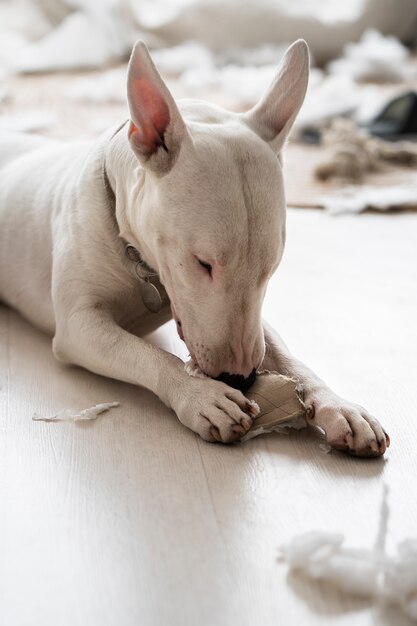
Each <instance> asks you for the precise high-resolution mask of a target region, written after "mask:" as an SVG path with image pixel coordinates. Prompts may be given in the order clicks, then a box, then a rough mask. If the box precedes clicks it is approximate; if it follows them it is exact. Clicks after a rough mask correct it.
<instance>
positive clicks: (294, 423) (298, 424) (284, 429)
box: [240, 415, 307, 443]
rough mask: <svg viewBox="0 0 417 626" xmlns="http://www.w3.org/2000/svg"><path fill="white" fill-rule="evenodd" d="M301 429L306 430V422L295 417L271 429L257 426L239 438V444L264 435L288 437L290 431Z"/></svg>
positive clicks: (301, 417) (302, 418) (300, 417)
mask: <svg viewBox="0 0 417 626" xmlns="http://www.w3.org/2000/svg"><path fill="white" fill-rule="evenodd" d="M302 428H307V422H306V420H305V418H304V417H303V416H301V415H300V416H298V417H295V418H294V419H292V420H288V421H287V422H283V423H282V424H276V425H275V426H273V427H271V428H266V427H265V426H259V427H258V428H256V422H255V427H254V428H252V429H251V430H250V431H249V432H247V433H246V435H244V436H243V437H242V438H241V440H240V441H241V442H242V443H244V442H245V441H249V439H253V438H254V437H258V436H259V435H266V434H269V433H280V434H281V435H288V434H289V431H290V430H301V429H302Z"/></svg>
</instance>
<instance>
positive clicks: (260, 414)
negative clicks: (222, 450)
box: [184, 359, 307, 442]
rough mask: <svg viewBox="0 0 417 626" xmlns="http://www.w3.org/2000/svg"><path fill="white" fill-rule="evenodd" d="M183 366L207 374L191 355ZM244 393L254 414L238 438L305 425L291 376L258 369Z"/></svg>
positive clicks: (192, 372)
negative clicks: (245, 430) (250, 423)
mask: <svg viewBox="0 0 417 626" xmlns="http://www.w3.org/2000/svg"><path fill="white" fill-rule="evenodd" d="M184 369H185V371H186V372H187V374H189V375H190V376H194V377H196V378H208V377H207V376H206V374H204V372H202V371H201V369H200V368H199V367H198V365H196V364H195V363H194V361H193V360H192V359H191V360H190V361H187V363H186V364H185V367H184ZM245 395H246V397H247V398H248V399H249V400H250V401H251V403H252V404H253V407H254V408H255V409H256V410H254V411H253V412H252V413H251V415H252V417H253V418H254V421H253V424H252V428H251V429H250V430H249V432H247V433H246V435H245V436H244V437H242V439H241V440H240V441H243V442H244V441H248V440H249V439H253V438H254V437H257V436H258V435H263V434H266V433H272V432H280V433H285V434H287V433H288V430H289V429H291V428H293V429H296V430H300V429H301V428H305V427H306V426H307V422H306V420H305V413H306V409H305V406H304V404H303V401H302V399H301V397H302V389H301V386H300V384H299V382H298V381H297V380H295V379H294V378H288V376H281V375H280V374H278V373H277V372H269V371H267V370H265V371H263V372H259V373H258V374H257V376H256V380H255V382H254V384H253V385H252V387H251V388H250V389H248V391H247V392H246V393H245ZM258 409H259V411H258Z"/></svg>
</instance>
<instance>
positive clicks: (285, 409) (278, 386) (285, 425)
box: [241, 371, 307, 441]
mask: <svg viewBox="0 0 417 626" xmlns="http://www.w3.org/2000/svg"><path fill="white" fill-rule="evenodd" d="M245 395H246V396H247V397H248V398H249V399H250V400H254V401H255V402H256V403H257V404H258V406H259V408H260V412H259V414H258V416H257V417H255V418H254V420H253V425H252V428H251V429H250V431H249V432H248V433H247V434H246V435H245V436H244V437H242V439H241V441H248V439H252V438H253V437H257V436H258V435H261V434H263V433H270V432H273V431H278V432H286V431H287V430H288V429H289V428H295V429H300V428H305V427H306V425H307V423H306V420H305V413H306V410H305V406H304V404H303V401H302V389H301V386H300V384H299V382H298V381H297V380H295V379H293V378H288V377H287V376H281V375H280V374H278V373H277V372H268V371H264V372H261V373H259V374H258V375H257V377H256V381H255V383H254V384H253V385H252V387H251V388H250V389H248V391H247V392H246V394H245Z"/></svg>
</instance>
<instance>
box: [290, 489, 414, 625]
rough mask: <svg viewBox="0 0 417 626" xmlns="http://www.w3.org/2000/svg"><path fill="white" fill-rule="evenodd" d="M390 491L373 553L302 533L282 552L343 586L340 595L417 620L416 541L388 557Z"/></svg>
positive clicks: (294, 564) (313, 574) (294, 565)
mask: <svg viewBox="0 0 417 626" xmlns="http://www.w3.org/2000/svg"><path fill="white" fill-rule="evenodd" d="M387 494H388V489H387V487H386V486H384V494H383V500H382V505H381V513H380V523H379V529H378V535H377V539H376V542H375V546H374V547H373V549H370V550H366V549H353V548H346V547H344V546H343V541H344V536H343V534H341V533H338V534H332V533H327V532H319V531H313V532H309V533H305V534H303V535H299V536H298V537H295V538H294V539H292V541H291V542H290V543H289V544H288V545H287V546H285V547H283V548H281V550H280V557H281V560H284V561H286V562H287V563H288V566H289V568H290V570H298V571H303V572H304V573H305V574H307V576H309V577H310V578H313V579H316V580H322V581H325V582H328V583H331V584H332V585H334V586H336V587H338V588H339V589H340V590H341V591H343V592H345V593H348V594H354V595H357V596H362V597H365V598H370V599H373V600H374V601H378V602H380V603H389V604H394V605H397V606H399V607H400V608H401V609H402V610H403V611H404V613H406V615H408V617H410V618H411V619H412V620H416V621H417V539H407V540H405V541H403V542H401V543H400V544H399V545H398V548H397V554H396V555H395V556H388V555H387V554H386V551H385V540H386V534H387V527H388V516H389V508H388V502H387Z"/></svg>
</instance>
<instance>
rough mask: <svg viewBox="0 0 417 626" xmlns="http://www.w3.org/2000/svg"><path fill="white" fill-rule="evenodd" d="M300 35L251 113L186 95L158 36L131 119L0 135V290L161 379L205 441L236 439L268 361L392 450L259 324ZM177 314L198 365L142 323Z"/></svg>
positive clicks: (349, 447) (119, 365)
mask: <svg viewBox="0 0 417 626" xmlns="http://www.w3.org/2000/svg"><path fill="white" fill-rule="evenodd" d="M308 72H309V56H308V48H307V45H306V43H305V42H304V41H302V40H299V41H297V42H295V43H294V44H293V45H292V46H291V47H290V48H289V49H288V50H287V52H286V54H285V55H284V58H283V59H282V61H281V64H280V66H279V68H278V71H277V74H276V77H275V79H274V81H273V82H272V84H271V86H270V87H269V89H268V90H267V91H266V93H265V94H264V95H263V97H262V98H261V99H260V101H259V102H258V103H257V104H256V105H255V106H254V107H253V108H252V109H251V110H249V111H247V112H245V113H236V112H230V111H226V110H224V109H222V108H220V107H218V106H213V105H211V104H208V103H206V102H203V101H198V100H183V101H179V102H175V100H174V99H173V97H172V95H171V93H170V91H169V90H168V88H167V86H166V84H165V83H164V81H163V80H162V78H161V76H160V75H159V73H158V71H157V69H156V68H155V66H154V64H153V62H152V60H151V57H150V56H149V53H148V50H147V48H146V46H145V45H144V44H143V43H142V42H138V43H137V44H136V45H135V47H134V49H133V52H132V55H131V59H130V62H129V67H128V77H127V97H128V104H129V111H130V119H129V120H128V121H127V122H126V123H125V124H123V125H122V126H121V127H119V128H118V129H111V130H110V131H109V132H108V133H105V134H104V135H103V136H102V137H101V138H100V139H98V140H96V141H93V142H87V141H82V142H80V141H73V142H58V141H53V140H51V139H47V138H41V137H34V136H25V135H23V134H22V135H13V134H12V133H10V134H7V133H3V136H2V139H1V144H0V172H1V175H0V298H1V300H2V301H4V302H6V303H8V304H9V305H10V306H11V307H14V308H15V309H17V310H18V311H19V312H20V313H21V314H22V315H23V316H24V317H26V318H27V319H28V320H30V321H31V322H32V323H33V324H35V325H36V326H38V327H40V328H41V329H43V330H44V331H46V332H48V333H49V334H51V335H52V336H53V342H52V348H53V352H54V355H55V356H56V358H57V359H58V360H59V361H62V362H65V363H71V364H76V365H79V366H82V367H84V368H87V369H88V370H91V371H92V372H96V373H97V374H101V375H103V376H108V377H111V378H114V379H118V380H121V381H125V382H128V383H132V384H134V385H141V386H144V387H146V388H148V389H150V390H151V391H152V392H154V393H155V394H157V395H158V396H159V398H160V399H161V400H162V401H163V402H164V403H165V404H166V405H167V406H168V407H170V408H172V409H173V410H174V411H175V413H176V415H177V416H178V419H179V420H180V421H181V422H182V423H183V424H184V425H185V426H187V427H188V428H190V429H191V430H193V431H194V432H195V433H198V434H199V435H200V437H202V438H203V439H205V440H206V441H210V442H215V441H220V442H223V443H229V442H234V441H237V440H239V439H240V438H241V437H242V436H243V435H245V433H246V432H247V431H248V429H249V428H250V427H251V424H252V418H253V411H254V409H253V406H252V405H251V404H250V403H249V402H248V400H247V399H246V397H245V396H244V394H243V393H242V392H243V391H244V390H245V389H246V388H247V387H248V386H250V385H251V383H252V382H253V380H254V377H255V375H256V371H257V370H258V369H259V368H261V369H270V370H277V371H278V372H280V373H282V374H286V375H288V376H291V377H295V378H297V379H299V381H300V383H301V385H302V387H303V388H304V401H305V403H306V405H307V407H308V412H307V422H308V423H309V424H311V425H313V426H316V427H317V428H319V429H321V431H323V432H324V433H325V436H326V439H327V441H328V443H329V444H330V445H331V446H333V447H334V448H337V449H340V450H346V451H348V452H350V453H352V454H356V455H360V456H377V455H381V454H383V453H384V452H385V449H386V446H387V445H389V439H388V436H387V435H386V433H385V431H384V430H383V428H382V427H381V425H380V424H379V422H378V421H377V420H376V419H375V418H373V417H372V416H371V415H370V414H369V413H368V412H367V411H366V410H365V409H364V408H362V407H361V406H359V405H357V404H354V403H352V402H348V401H346V400H344V399H342V398H341V397H339V396H338V395H336V394H335V393H334V392H333V391H332V390H331V389H330V388H329V387H328V386H326V384H325V383H324V382H323V381H322V380H321V379H320V378H319V377H318V376H316V375H315V374H314V373H313V372H312V371H311V370H310V369H308V368H307V367H306V366H305V365H303V364H302V363H301V362H300V361H299V360H297V359H296V358H295V357H293V356H292V355H291V354H290V352H289V351H288V349H287V347H286V345H285V344H284V342H283V341H282V339H281V338H280V337H279V335H278V334H277V333H276V332H275V331H273V330H272V329H271V328H270V327H269V326H267V325H266V324H265V323H263V322H262V317H261V309H262V302H263V299H264V295H265V290H266V288H267V285H268V281H269V279H270V277H271V276H272V274H273V273H274V271H275V270H276V269H277V267H278V265H279V263H280V261H281V258H282V254H283V251H284V244H285V218H286V205H285V195H284V181H283V174H282V150H283V147H284V144H285V141H286V139H287V137H288V134H289V132H290V129H291V127H292V125H293V123H294V120H295V118H296V115H297V113H298V111H299V109H300V107H301V105H302V103H303V100H304V96H305V92H306V88H307V83H308ZM171 317H173V318H174V320H175V322H176V324H177V329H178V333H179V335H180V337H181V339H183V340H184V342H185V344H186V346H187V349H188V351H189V353H190V356H191V363H192V364H193V367H194V368H198V370H199V371H202V372H204V374H206V375H207V377H206V378H204V379H203V378H201V377H195V376H190V375H189V372H188V371H186V368H185V367H184V362H183V361H182V360H181V359H179V358H178V357H176V356H174V355H173V354H170V353H168V352H166V351H164V350H162V349H160V348H158V347H156V346H155V345H152V344H151V343H150V342H148V341H146V340H145V339H144V338H143V337H144V336H145V334H146V333H147V332H149V330H150V329H153V328H156V327H158V326H160V325H162V324H164V323H165V322H166V321H168V320H169V319H170V318H171Z"/></svg>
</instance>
